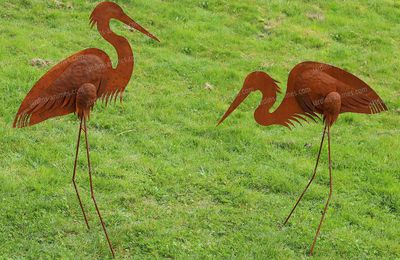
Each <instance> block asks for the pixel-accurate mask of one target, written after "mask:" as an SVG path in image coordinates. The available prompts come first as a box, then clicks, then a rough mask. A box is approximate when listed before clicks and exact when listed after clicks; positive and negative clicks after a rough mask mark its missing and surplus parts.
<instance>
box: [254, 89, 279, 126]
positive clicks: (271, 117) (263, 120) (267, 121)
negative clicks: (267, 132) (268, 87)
mask: <svg viewBox="0 0 400 260" xmlns="http://www.w3.org/2000/svg"><path fill="white" fill-rule="evenodd" d="M262 92H263V91H262ZM262 95H263V96H262V100H261V102H260V105H259V106H258V107H257V109H256V111H255V112H254V118H255V120H256V122H257V123H258V124H260V125H263V126H268V125H273V124H275V123H276V120H275V116H276V114H275V112H274V113H270V112H269V110H270V109H271V107H272V106H273V105H274V104H275V102H276V92H274V93H266V92H263V93H262Z"/></svg>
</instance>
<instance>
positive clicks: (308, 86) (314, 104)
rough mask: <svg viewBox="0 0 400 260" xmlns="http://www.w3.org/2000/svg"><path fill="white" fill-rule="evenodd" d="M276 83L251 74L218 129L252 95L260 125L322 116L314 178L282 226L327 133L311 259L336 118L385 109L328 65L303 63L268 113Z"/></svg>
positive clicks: (352, 79)
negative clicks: (256, 94)
mask: <svg viewBox="0 0 400 260" xmlns="http://www.w3.org/2000/svg"><path fill="white" fill-rule="evenodd" d="M277 83H279V82H278V81H276V80H274V79H273V78H271V77H270V76H269V75H268V74H266V73H264V72H261V71H257V72H253V73H250V74H249V75H248V76H247V78H246V79H245V81H244V85H243V87H242V89H241V90H240V92H239V94H238V95H237V96H236V98H235V100H234V101H233V102H232V104H231V105H230V107H229V108H228V110H227V111H226V113H225V114H224V115H223V117H222V118H221V120H220V121H219V122H218V125H219V124H221V123H222V122H223V121H224V120H225V119H226V118H227V117H228V116H229V115H230V114H231V113H232V112H233V111H234V110H235V109H236V108H237V107H238V106H239V105H240V104H241V103H242V102H243V101H244V100H245V99H246V98H247V97H248V96H249V94H250V93H252V92H255V91H261V93H262V100H261V103H260V105H259V106H258V107H257V109H256V110H255V112H254V118H255V120H256V122H257V123H258V124H260V125H263V126H269V125H281V126H285V127H287V128H289V129H291V128H292V127H294V126H295V124H296V123H299V124H301V123H302V122H306V121H310V120H311V121H316V119H317V118H319V116H318V115H322V117H323V122H324V125H325V126H324V130H323V134H322V139H321V144H320V147H319V152H318V156H317V160H316V165H315V168H314V172H313V175H312V177H311V179H310V181H309V182H308V184H307V186H306V188H305V189H304V191H303V192H302V193H301V195H300V197H299V198H298V200H297V202H296V204H295V205H294V207H293V209H292V210H291V212H290V214H289V215H288V217H287V218H286V220H285V222H284V224H286V223H287V222H288V221H289V219H290V217H291V216H292V214H293V212H294V210H295V209H296V207H297V205H298V204H299V202H300V201H301V199H302V198H303V196H304V194H305V192H306V191H307V189H308V187H309V186H310V184H311V183H312V181H313V180H314V178H315V175H316V173H317V167H318V163H319V159H320V155H321V150H322V146H323V143H324V139H325V135H326V133H327V135H328V160H329V180H330V181H329V188H330V189H329V195H328V199H327V201H326V204H325V207H324V211H323V213H322V216H321V220H320V223H319V225H318V228H317V231H316V234H315V237H314V240H313V242H312V244H311V248H310V255H312V254H313V251H314V247H315V243H316V241H317V238H318V235H319V233H320V229H321V225H322V222H323V220H324V218H325V214H326V211H327V209H328V205H329V202H330V200H331V196H332V161H331V136H330V130H331V127H332V125H333V124H334V123H335V121H336V120H337V119H338V117H339V114H342V113H346V112H352V113H362V114H376V113H380V112H382V111H386V110H387V107H386V105H385V103H384V102H383V101H382V99H381V98H380V97H379V96H378V95H377V94H376V93H375V91H374V90H372V89H371V88H370V87H369V86H368V85H367V84H366V83H365V82H364V81H362V80H361V79H359V78H357V77H356V76H354V75H352V74H351V73H349V72H347V71H344V70H343V69H340V68H337V67H334V66H331V65H328V64H323V63H319V62H303V63H300V64H298V65H296V66H295V67H294V68H293V69H292V71H291V72H290V74H289V79H288V83H287V90H286V95H285V97H284V98H283V101H282V103H281V104H280V105H279V107H278V108H277V109H276V110H275V111H274V112H270V109H271V107H272V106H273V105H274V103H275V101H276V97H277V93H281V91H280V87H279V86H278V85H277Z"/></svg>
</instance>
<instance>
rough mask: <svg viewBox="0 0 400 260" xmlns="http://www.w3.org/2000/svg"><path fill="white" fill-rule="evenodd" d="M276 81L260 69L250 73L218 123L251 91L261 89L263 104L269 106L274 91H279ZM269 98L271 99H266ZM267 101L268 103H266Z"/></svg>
mask: <svg viewBox="0 0 400 260" xmlns="http://www.w3.org/2000/svg"><path fill="white" fill-rule="evenodd" d="M277 83H279V82H278V81H276V80H274V79H273V78H271V77H270V76H269V75H268V74H267V73H265V72H262V71H255V72H252V73H250V74H249V75H248V76H247V77H246V79H245V81H244V84H243V87H242V89H241V90H240V91H239V93H238V94H237V96H236V98H235V99H234V100H233V102H232V104H231V105H230V107H229V108H228V110H227V111H226V112H225V114H224V115H223V116H222V118H221V119H220V120H219V122H218V125H220V124H221V123H222V122H223V121H224V120H225V119H226V118H227V117H228V116H229V115H230V114H231V113H232V112H233V111H235V109H236V108H237V107H238V106H239V105H240V104H241V103H242V102H243V101H244V100H245V99H246V98H247V97H248V96H249V95H250V93H251V92H254V91H257V90H259V91H261V92H262V95H263V102H265V104H264V105H267V106H269V107H271V106H272V105H273V103H274V102H275V98H276V93H277V92H278V93H281V91H280V87H279V86H278V85H277ZM268 98H271V99H268ZM266 102H269V103H270V104H267V103H266Z"/></svg>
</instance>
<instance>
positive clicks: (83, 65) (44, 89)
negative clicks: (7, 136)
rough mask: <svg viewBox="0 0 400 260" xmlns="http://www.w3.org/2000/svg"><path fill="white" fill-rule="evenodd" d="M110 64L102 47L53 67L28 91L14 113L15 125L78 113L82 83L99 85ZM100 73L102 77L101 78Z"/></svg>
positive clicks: (82, 53)
mask: <svg viewBox="0 0 400 260" xmlns="http://www.w3.org/2000/svg"><path fill="white" fill-rule="evenodd" d="M108 66H110V67H111V61H110V59H109V57H108V56H107V55H106V54H105V53H104V52H103V51H101V50H99V49H94V48H93V49H86V50H83V51H81V52H78V53H76V54H74V55H72V56H70V57H69V58H67V59H65V60H63V61H61V62H60V63H58V64H57V65H56V66H54V67H53V68H52V69H50V70H49V71H48V72H47V73H46V74H45V75H44V76H43V77H42V78H41V79H40V80H39V81H38V82H37V83H36V84H35V85H34V86H33V87H32V89H31V90H30V91H29V93H28V95H27V96H26V97H25V99H24V100H23V101H22V103H21V106H20V108H19V110H18V112H17V115H16V116H15V120H14V124H13V127H19V128H20V127H25V126H31V125H34V124H37V123H40V122H42V121H44V120H46V119H49V118H52V117H56V116H62V115H66V114H70V113H73V112H75V109H76V108H75V102H76V93H77V90H78V88H79V87H80V86H81V85H82V84H83V83H93V84H97V85H96V86H98V85H99V84H100V79H101V75H103V74H104V71H105V70H106V69H107V67H108ZM99 75H100V78H99Z"/></svg>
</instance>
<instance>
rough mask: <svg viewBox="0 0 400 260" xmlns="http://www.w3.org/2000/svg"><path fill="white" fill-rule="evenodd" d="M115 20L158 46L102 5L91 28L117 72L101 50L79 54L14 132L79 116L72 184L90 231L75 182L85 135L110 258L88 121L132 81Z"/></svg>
mask: <svg viewBox="0 0 400 260" xmlns="http://www.w3.org/2000/svg"><path fill="white" fill-rule="evenodd" d="M112 19H116V20H119V21H121V22H123V23H124V24H126V25H128V26H130V27H133V28H134V29H136V30H138V31H140V32H142V33H143V34H145V35H147V36H149V37H150V38H152V39H154V40H156V41H159V40H158V39H157V38H156V37H155V36H153V35H152V34H151V33H149V32H148V31H147V30H146V29H144V28H143V27H142V26H140V25H139V24H137V23H136V22H135V21H133V20H132V19H131V18H130V17H129V16H128V15H126V14H125V13H124V11H123V10H122V8H121V7H120V6H118V5H117V4H115V3H112V2H102V3H100V4H98V5H97V6H96V8H95V9H94V10H93V12H92V14H91V16H90V24H91V27H93V26H95V25H97V30H98V31H99V33H100V35H101V36H102V37H103V38H104V39H105V40H106V41H107V42H109V43H110V44H111V45H113V46H114V48H115V49H116V51H117V54H118V65H117V66H116V68H115V69H114V68H113V67H112V63H111V59H110V58H109V56H108V55H107V54H106V53H105V52H104V51H102V50H99V49H96V48H90V49H86V50H83V51H80V52H78V53H76V54H74V55H72V56H70V57H69V58H67V59H65V60H64V61H62V62H60V63H59V64H57V65H56V66H54V67H53V68H52V69H50V71H48V72H47V73H46V74H45V75H44V76H43V77H42V78H41V79H40V80H39V81H38V82H37V83H36V84H35V85H34V86H33V88H32V89H31V91H30V92H29V93H28V95H27V96H26V97H25V99H24V100H23V101H22V104H21V106H20V108H19V110H18V113H17V115H16V117H15V120H14V124H13V126H14V127H19V128H21V127H25V126H31V125H34V124H37V123H40V122H42V121H44V120H46V119H49V118H52V117H56V116H63V115H67V114H70V113H75V114H76V115H77V116H78V117H79V119H80V126H79V132H78V140H77V146H76V153H75V162H74V170H73V176H72V183H73V185H74V188H75V191H76V195H77V197H78V200H79V205H80V207H81V210H82V213H83V217H84V220H85V223H86V226H87V228H88V229H89V223H88V220H87V217H86V213H85V210H84V208H83V204H82V201H81V198H80V195H79V191H78V187H77V185H76V182H75V177H76V164H77V159H78V151H79V144H80V139H81V132H82V131H83V132H84V133H85V143H86V156H87V163H88V172H89V181H90V192H91V198H92V200H93V203H94V206H95V208H96V211H97V214H98V216H99V219H100V222H101V225H102V228H103V231H104V234H105V236H106V239H107V242H108V245H109V247H110V250H111V253H112V255H113V256H114V249H113V246H112V244H111V241H110V239H109V236H108V233H107V229H106V226H105V224H104V221H103V218H102V216H101V213H100V210H99V208H98V206H97V203H96V199H95V196H94V191H93V183H92V172H91V165H90V156H89V153H90V152H89V151H90V148H89V141H88V133H87V127H86V121H87V119H88V118H89V117H90V111H91V110H92V109H93V106H94V104H95V102H96V101H97V100H98V99H101V100H102V101H103V102H105V103H106V104H107V103H108V101H109V100H112V99H113V98H114V101H115V100H116V98H117V96H118V95H119V96H120V100H121V101H122V93H123V92H124V90H125V87H126V86H127V85H128V82H129V80H130V79H131V76H132V72H133V67H134V59H133V52H132V49H131V46H130V44H129V42H128V40H127V39H125V38H124V37H121V36H119V35H117V34H115V33H114V32H113V31H112V30H111V29H110V20H112Z"/></svg>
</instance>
